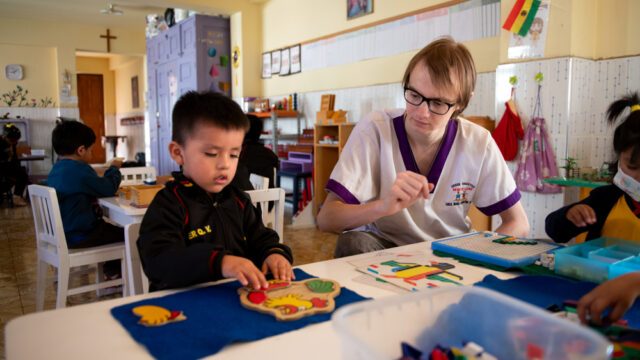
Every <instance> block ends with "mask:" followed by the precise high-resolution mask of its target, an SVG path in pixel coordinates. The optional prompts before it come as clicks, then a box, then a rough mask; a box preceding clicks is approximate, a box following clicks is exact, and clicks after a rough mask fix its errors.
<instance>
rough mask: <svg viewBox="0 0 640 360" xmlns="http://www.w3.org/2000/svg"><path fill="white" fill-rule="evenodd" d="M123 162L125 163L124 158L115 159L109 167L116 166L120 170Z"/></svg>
mask: <svg viewBox="0 0 640 360" xmlns="http://www.w3.org/2000/svg"><path fill="white" fill-rule="evenodd" d="M123 161H124V158H121V157H117V158H113V159H111V162H109V167H111V166H115V167H116V168H118V169H120V167H122V162H123Z"/></svg>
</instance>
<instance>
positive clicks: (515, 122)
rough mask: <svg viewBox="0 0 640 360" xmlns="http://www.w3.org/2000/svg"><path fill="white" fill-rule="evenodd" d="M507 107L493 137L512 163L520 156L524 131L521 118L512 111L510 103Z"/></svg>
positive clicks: (507, 159) (503, 154)
mask: <svg viewBox="0 0 640 360" xmlns="http://www.w3.org/2000/svg"><path fill="white" fill-rule="evenodd" d="M505 105H506V109H505V110H504V114H503V115H502V118H501V119H500V122H499V123H498V126H497V127H496V128H495V129H494V130H493V133H492V134H491V135H492V136H493V139H494V140H495V141H496V144H498V148H500V152H502V156H503V157H504V159H505V160H506V161H511V160H514V159H515V158H516V156H517V155H518V140H522V138H523V137H524V129H523V128H522V121H520V116H518V114H517V113H516V112H514V111H513V110H512V109H511V107H510V106H509V103H505Z"/></svg>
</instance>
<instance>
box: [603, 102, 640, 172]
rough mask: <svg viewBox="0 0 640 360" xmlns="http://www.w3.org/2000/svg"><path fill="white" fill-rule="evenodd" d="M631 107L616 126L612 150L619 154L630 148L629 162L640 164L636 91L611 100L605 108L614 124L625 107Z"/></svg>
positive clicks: (639, 112) (639, 129)
mask: <svg viewBox="0 0 640 360" xmlns="http://www.w3.org/2000/svg"><path fill="white" fill-rule="evenodd" d="M627 107H632V109H631V112H630V113H629V116H627V118H626V119H624V120H623V121H622V123H621V124H620V125H618V127H616V130H615V132H614V133H613V150H615V152H616V154H617V155H618V156H619V155H620V153H621V152H623V151H627V150H629V149H633V150H631V163H633V164H637V165H640V99H639V98H638V93H637V92H636V93H631V94H629V95H626V96H624V97H623V98H621V99H619V100H617V101H615V102H613V104H611V105H610V106H609V109H608V110H607V120H608V121H609V123H611V124H614V123H615V122H616V120H617V118H618V117H619V116H620V115H621V114H622V112H623V111H624V110H625V109H626V108H627Z"/></svg>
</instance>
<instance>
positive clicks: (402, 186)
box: [381, 171, 433, 216]
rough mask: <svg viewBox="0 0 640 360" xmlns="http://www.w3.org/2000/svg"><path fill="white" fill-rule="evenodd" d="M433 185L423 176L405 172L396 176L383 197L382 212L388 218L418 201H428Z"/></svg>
mask: <svg viewBox="0 0 640 360" xmlns="http://www.w3.org/2000/svg"><path fill="white" fill-rule="evenodd" d="M431 190H433V184H429V182H428V181H427V178H426V177H425V176H424V175H420V174H417V173H414V172H413V171H405V172H401V173H399V174H398V176H397V177H396V181H395V182H394V183H393V185H392V186H391V191H389V193H388V194H387V195H386V196H385V197H383V198H382V199H381V200H382V212H383V213H384V214H385V215H384V216H389V215H393V214H395V213H397V212H398V211H400V210H402V209H405V208H408V207H409V206H411V205H413V203H415V202H416V201H418V199H428V198H429V192H430V191H431Z"/></svg>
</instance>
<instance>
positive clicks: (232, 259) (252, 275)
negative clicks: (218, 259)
mask: <svg viewBox="0 0 640 360" xmlns="http://www.w3.org/2000/svg"><path fill="white" fill-rule="evenodd" d="M222 276H224V277H226V278H236V279H238V281H240V283H241V284H242V285H243V286H249V285H250V286H251V287H252V288H254V289H256V290H258V289H261V288H266V287H268V286H269V284H268V283H267V279H266V278H265V277H264V274H263V273H261V272H260V270H258V268H257V267H256V266H255V265H253V263H252V262H251V261H249V260H247V259H245V258H243V257H239V256H233V255H225V256H224V257H223V258H222Z"/></svg>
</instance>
